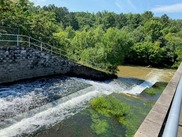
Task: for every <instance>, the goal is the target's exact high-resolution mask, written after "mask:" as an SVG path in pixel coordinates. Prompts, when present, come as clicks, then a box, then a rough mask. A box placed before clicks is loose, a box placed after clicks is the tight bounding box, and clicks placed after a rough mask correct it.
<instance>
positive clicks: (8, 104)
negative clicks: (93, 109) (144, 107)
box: [0, 70, 163, 137]
mask: <svg viewBox="0 0 182 137" xmlns="http://www.w3.org/2000/svg"><path fill="white" fill-rule="evenodd" d="M162 76H163V73H162V72H161V71H156V70H151V71H150V72H149V73H148V74H147V78H145V81H141V80H137V79H133V78H118V79H114V80H109V81H104V82H96V81H90V80H84V79H78V78H69V77H60V78H44V79H40V80H36V81H27V82H21V83H18V84H12V85H9V86H1V87H0V137H13V136H31V135H34V134H35V133H37V132H39V131H41V130H45V129H47V128H49V127H51V126H53V125H55V124H57V123H59V122H61V121H62V120H64V119H66V118H68V117H71V116H72V115H75V114H76V113H78V112H80V111H81V110H83V109H84V108H85V107H86V104H87V103H88V102H89V101H90V100H91V99H92V98H94V97H98V96H102V95H109V94H111V93H113V92H118V93H129V94H140V93H141V92H142V91H143V90H144V89H145V88H147V87H151V86H152V85H153V84H155V82H157V81H159V80H160V78H161V77H162Z"/></svg>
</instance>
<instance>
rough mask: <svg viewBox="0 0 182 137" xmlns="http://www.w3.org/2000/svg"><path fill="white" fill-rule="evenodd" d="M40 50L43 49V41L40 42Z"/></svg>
mask: <svg viewBox="0 0 182 137" xmlns="http://www.w3.org/2000/svg"><path fill="white" fill-rule="evenodd" d="M40 51H42V42H41V43H40Z"/></svg>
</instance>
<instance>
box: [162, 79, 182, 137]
mask: <svg viewBox="0 0 182 137" xmlns="http://www.w3.org/2000/svg"><path fill="white" fill-rule="evenodd" d="M181 103H182V76H181V78H180V81H179V84H178V87H177V90H176V93H175V96H174V99H173V102H172V106H171V109H170V112H169V116H168V118H167V123H166V125H165V128H164V132H163V135H162V137H177V134H178V124H179V118H180V111H181Z"/></svg>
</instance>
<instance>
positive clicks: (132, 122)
mask: <svg viewBox="0 0 182 137" xmlns="http://www.w3.org/2000/svg"><path fill="white" fill-rule="evenodd" d="M165 86H166V83H162V82H158V83H156V84H155V85H154V86H153V87H151V88H148V89H146V90H145V91H144V93H145V94H149V95H150V96H152V98H151V97H150V96H144V95H140V96H131V95H129V96H128V95H125V94H115V93H114V94H112V95H109V96H106V97H98V98H95V99H93V100H92V101H91V102H90V114H91V119H92V124H91V129H92V130H93V132H94V133H96V134H97V135H98V136H101V137H110V136H118V137H132V136H133V135H134V134H135V132H136V130H137V129H138V128H139V126H140V124H141V123H142V121H143V119H144V118H145V116H146V115H147V114H148V112H149V111H150V109H151V108H152V106H153V105H154V103H155V101H156V100H157V99H158V97H159V96H160V94H161V93H162V91H163V90H164V88H165ZM151 92H152V93H151ZM111 119H112V120H114V121H115V122H117V123H119V125H120V128H121V131H122V134H120V135H118V134H115V135H113V129H112V126H113V125H112V124H110V122H109V121H110V120H111Z"/></svg>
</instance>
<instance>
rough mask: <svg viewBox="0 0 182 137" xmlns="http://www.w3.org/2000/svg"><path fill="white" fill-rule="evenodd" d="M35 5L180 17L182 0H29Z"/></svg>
mask: <svg viewBox="0 0 182 137" xmlns="http://www.w3.org/2000/svg"><path fill="white" fill-rule="evenodd" d="M30 1H32V2H34V4H35V5H36V6H38V5H40V6H44V5H49V4H54V5H56V6H57V7H66V8H68V10H69V11H71V12H72V11H73V12H74V11H85V12H91V13H96V12H98V11H104V10H107V11H110V12H115V13H118V14H119V13H143V12H145V11H152V12H153V13H154V15H155V16H161V15H163V14H167V15H168V16H169V17H170V18H172V19H182V0H30Z"/></svg>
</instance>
